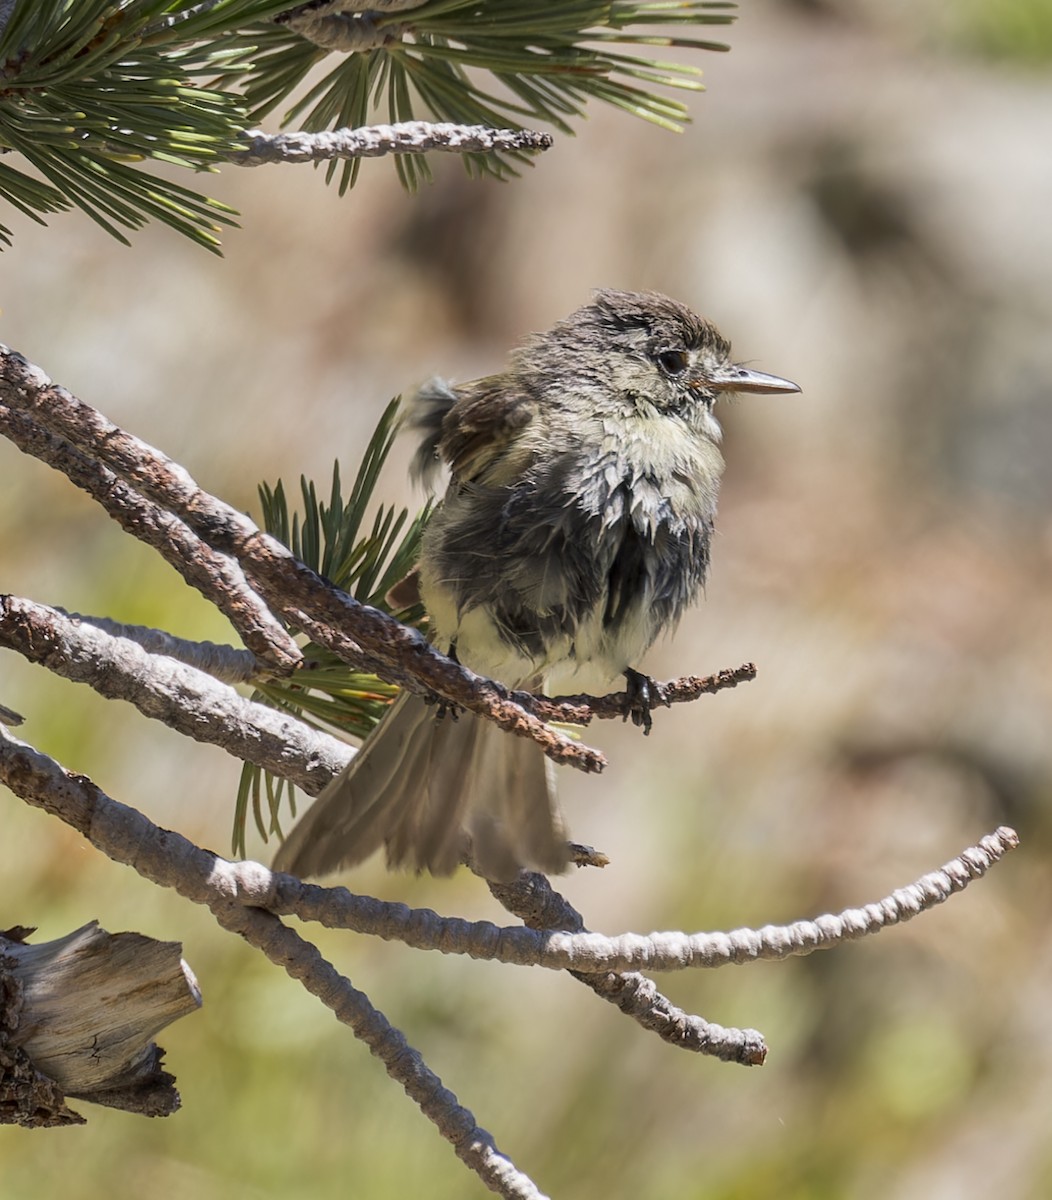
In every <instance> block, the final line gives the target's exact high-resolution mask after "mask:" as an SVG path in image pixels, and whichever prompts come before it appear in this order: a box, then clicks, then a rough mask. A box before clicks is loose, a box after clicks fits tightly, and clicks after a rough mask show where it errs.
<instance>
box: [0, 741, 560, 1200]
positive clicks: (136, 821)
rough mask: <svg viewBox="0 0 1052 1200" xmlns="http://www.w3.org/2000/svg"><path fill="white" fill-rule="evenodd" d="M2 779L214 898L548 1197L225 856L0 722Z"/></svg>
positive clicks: (489, 1181) (412, 1086) (504, 1173)
mask: <svg viewBox="0 0 1052 1200" xmlns="http://www.w3.org/2000/svg"><path fill="white" fill-rule="evenodd" d="M0 779H2V780H3V782H4V783H6V784H7V786H8V787H9V788H10V789H11V790H12V791H13V792H15V794H16V795H19V796H21V797H22V798H23V799H25V800H26V801H28V802H29V803H30V804H32V805H34V806H36V807H38V808H43V809H45V810H46V811H48V812H50V813H52V814H54V815H55V816H57V817H59V818H60V819H61V820H63V821H65V822H66V823H67V824H69V825H71V826H72V827H73V828H74V829H77V830H78V831H79V832H80V833H81V834H83V836H84V837H86V838H87V839H88V841H90V842H91V844H92V845H93V846H95V847H97V848H98V849H99V850H101V851H102V852H103V853H104V854H106V855H107V856H108V857H110V858H112V859H113V860H114V861H115V862H121V863H125V864H127V865H128V866H131V867H133V868H134V869H135V870H136V871H137V872H138V873H139V874H140V875H142V876H143V877H144V878H146V879H149V880H151V881H152V882H154V883H158V884H161V885H162V886H164V887H170V888H174V889H175V890H176V891H177V892H178V893H179V894H180V895H182V896H185V897H186V898H187V899H189V900H193V901H194V902H195V903H197V904H203V905H205V906H207V907H208V908H209V909H210V910H211V912H212V914H213V915H214V916H215V918H216V920H217V921H218V922H219V923H220V925H222V926H223V928H224V929H228V930H230V931H231V932H233V933H237V934H239V935H240V936H241V937H242V938H244V939H245V940H246V941H247V942H249V943H250V944H251V945H253V946H255V947H256V948H257V949H259V950H261V951H262V952H263V953H264V954H265V955H266V956H267V957H268V958H269V959H270V960H271V961H272V962H274V963H276V964H277V965H278V966H280V967H282V968H283V969H284V970H285V971H286V972H287V973H288V974H289V975H290V976H291V977H292V978H293V979H296V980H298V981H299V982H300V983H302V984H303V986H304V987H305V988H306V989H307V990H308V991H309V992H311V994H312V995H315V996H317V997H318V998H319V999H320V1000H321V1001H322V1003H323V1004H325V1005H326V1006H327V1007H328V1008H329V1009H331V1011H332V1012H333V1013H334V1014H335V1016H336V1018H337V1019H338V1020H339V1021H341V1022H342V1023H343V1024H345V1025H348V1026H349V1027H350V1028H351V1030H352V1031H353V1033H354V1034H355V1036H356V1037H358V1038H359V1039H360V1040H362V1041H364V1042H365V1044H366V1045H367V1046H368V1047H369V1050H370V1051H371V1052H372V1053H373V1054H374V1055H375V1056H376V1057H377V1058H379V1059H380V1061H381V1062H382V1063H383V1065H384V1067H385V1069H386V1070H387V1073H388V1074H389V1075H390V1076H391V1078H392V1079H394V1080H395V1081H396V1082H397V1083H399V1084H401V1086H402V1087H403V1088H404V1089H405V1091H406V1093H407V1095H408V1096H409V1097H410V1099H412V1100H414V1101H415V1102H416V1104H417V1105H418V1106H419V1107H420V1109H421V1111H422V1112H423V1113H424V1115H425V1116H426V1117H427V1118H428V1119H429V1120H430V1121H431V1122H433V1124H434V1125H435V1126H436V1128H437V1129H438V1131H439V1133H441V1135H442V1136H443V1137H444V1138H446V1140H447V1141H449V1142H450V1143H451V1144H452V1145H453V1148H454V1150H455V1152H456V1154H457V1156H458V1157H459V1158H460V1159H461V1160H462V1161H463V1162H464V1163H465V1164H466V1165H467V1166H468V1167H470V1168H471V1169H472V1170H473V1171H474V1172H475V1173H476V1174H477V1175H478V1176H479V1178H480V1179H481V1180H482V1182H483V1183H484V1184H485V1185H486V1186H487V1187H488V1188H489V1189H490V1190H491V1191H494V1192H496V1193H498V1194H499V1195H501V1196H504V1197H507V1200H543V1197H542V1196H541V1193H540V1192H539V1191H538V1189H537V1188H536V1186H535V1185H534V1184H533V1182H532V1181H531V1180H530V1179H529V1178H528V1177H527V1176H526V1175H524V1174H523V1173H522V1172H521V1171H519V1170H518V1169H517V1168H516V1167H515V1166H514V1165H513V1164H512V1163H511V1161H510V1160H509V1159H508V1158H506V1157H505V1156H504V1155H503V1154H501V1153H500V1151H499V1150H498V1149H497V1147H496V1145H495V1143H494V1141H493V1137H492V1135H491V1134H489V1133H488V1132H487V1131H486V1130H484V1129H481V1128H480V1127H479V1126H478V1124H477V1122H476V1121H475V1118H474V1116H473V1115H472V1114H471V1112H469V1110H468V1109H466V1108H464V1107H463V1106H462V1105H461V1104H460V1103H459V1102H458V1100H457V1098H456V1096H455V1095H454V1094H453V1093H452V1092H451V1091H450V1090H449V1089H448V1088H446V1087H444V1086H443V1084H442V1081H441V1079H439V1077H438V1076H437V1075H436V1074H435V1073H434V1072H433V1071H432V1070H431V1069H430V1068H429V1067H428V1066H427V1065H426V1063H425V1062H424V1061H423V1059H422V1058H421V1057H420V1054H419V1053H418V1052H417V1051H416V1050H414V1049H413V1048H412V1047H411V1046H410V1045H409V1044H408V1043H407V1042H406V1040H405V1037H404V1036H403V1034H402V1033H401V1032H400V1031H399V1030H397V1029H395V1028H394V1027H393V1026H392V1025H391V1024H390V1022H389V1021H388V1020H387V1018H386V1017H385V1016H384V1015H383V1013H381V1012H380V1011H379V1010H378V1009H377V1008H375V1007H374V1006H373V1005H372V1003H371V1002H370V1000H369V998H368V997H367V996H366V995H365V994H364V992H361V991H359V990H358V989H357V988H355V987H354V986H353V985H352V983H351V981H350V980H349V979H347V978H346V977H345V976H342V975H340V974H339V972H338V971H337V970H336V968H335V967H333V966H332V964H331V963H329V962H328V961H327V960H326V959H324V958H323V957H322V955H321V953H320V952H319V950H318V949H317V947H316V946H314V945H312V944H311V943H310V942H308V941H306V940H305V939H303V938H301V937H300V936H299V935H298V934H296V933H294V932H293V931H292V930H291V929H289V928H288V927H287V926H285V925H284V924H283V923H282V922H281V921H280V920H278V918H277V917H276V916H275V915H274V914H273V913H269V912H262V911H260V910H259V909H258V908H256V907H253V906H246V905H244V904H243V903H241V898H240V896H239V895H237V894H236V892H233V891H231V890H230V883H231V875H230V873H229V871H224V870H219V871H217V870H216V867H217V866H218V865H220V864H221V863H222V860H221V859H218V858H217V857H216V856H215V855H213V854H210V853H208V852H207V851H205V850H202V849H200V848H199V847H197V846H195V845H194V844H193V843H192V842H190V841H188V840H187V839H186V838H184V837H182V836H181V835H179V834H177V833H172V832H169V831H167V830H162V829H159V828H158V827H157V826H156V825H154V824H153V823H152V822H151V821H149V820H148V819H147V818H146V817H144V816H143V815H142V813H139V812H137V811H136V810H135V809H132V808H128V807H127V806H126V805H123V804H120V803H119V802H118V801H116V800H113V799H111V798H110V797H109V796H107V795H106V794H105V793H104V792H103V791H101V789H99V788H97V787H96V786H95V785H94V784H93V783H91V781H90V780H88V779H86V778H85V777H84V776H82V775H70V774H68V773H67V772H66V771H64V770H63V769H62V768H61V767H60V766H59V764H58V763H56V762H55V761H54V760H53V759H50V758H48V757H47V756H46V755H44V754H41V753H39V752H38V751H36V750H34V749H33V748H32V747H30V746H27V745H26V744H25V743H23V742H19V741H17V740H16V739H14V738H12V737H10V736H9V735H7V734H6V732H5V731H4V730H3V729H2V727H0ZM229 865H230V864H227V866H229ZM245 865H246V866H248V867H249V868H250V873H251V870H254V871H255V872H260V873H262V874H263V875H266V876H269V875H270V872H267V871H265V870H264V869H263V868H262V867H259V866H257V865H255V864H245Z"/></svg>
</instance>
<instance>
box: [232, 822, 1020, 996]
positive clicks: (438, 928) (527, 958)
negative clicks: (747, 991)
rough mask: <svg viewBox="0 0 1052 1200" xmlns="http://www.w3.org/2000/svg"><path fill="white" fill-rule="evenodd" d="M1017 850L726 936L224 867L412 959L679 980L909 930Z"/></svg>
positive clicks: (256, 888) (1007, 846) (235, 877)
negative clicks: (576, 928) (473, 910)
mask: <svg viewBox="0 0 1052 1200" xmlns="http://www.w3.org/2000/svg"><path fill="white" fill-rule="evenodd" d="M1017 845H1018V837H1017V836H1016V834H1015V832H1014V831H1013V830H1011V829H1008V828H1007V827H1005V826H1002V827H1001V828H999V829H998V830H996V831H995V832H994V833H992V834H988V835H987V836H986V837H984V838H983V839H982V840H981V841H980V843H979V845H978V846H973V847H970V848H969V849H967V850H965V851H964V852H963V853H962V854H960V855H959V856H958V857H957V858H955V859H952V860H951V861H950V862H948V863H947V864H946V865H945V866H943V867H941V868H940V869H939V870H938V871H933V872H931V873H930V874H928V875H925V876H923V877H922V878H921V879H919V880H917V882H916V883H912V884H910V885H908V886H907V887H904V888H900V889H898V890H897V891H894V892H892V893H891V894H890V895H889V896H886V897H885V898H884V899H882V900H879V901H877V902H876V903H874V904H867V905H865V906H863V907H862V908H849V909H846V910H845V911H844V912H842V913H839V914H830V915H826V916H821V917H817V918H816V919H815V920H813V921H796V922H794V923H793V924H791V925H765V926H764V927H763V928H762V929H736V930H733V931H732V932H730V933H692V934H689V933H680V932H668V933H651V934H648V935H642V934H637V933H626V934H621V935H619V936H617V937H606V936H604V935H603V934H598V933H565V932H550V931H549V932H543V931H540V930H533V929H521V928H517V927H512V928H501V927H499V926H497V925H492V924H490V923H489V922H488V921H476V922H468V921H462V920H459V919H457V918H451V917H440V916H438V915H437V914H436V913H434V912H431V911H430V910H429V909H423V910H421V909H411V908H408V907H406V906H405V905H403V904H393V905H392V904H384V903H382V902H381V901H379V900H373V899H371V898H369V897H364V896H355V895H353V894H352V893H351V892H348V891H347V890H346V889H345V888H338V887H337V888H323V887H317V886H315V885H312V884H305V883H302V882H301V881H299V880H297V879H295V877H294V876H291V875H279V874H272V873H266V874H262V873H261V872H264V871H265V868H262V867H258V866H254V867H253V868H252V873H251V875H248V876H246V875H244V874H243V873H242V871H241V869H240V868H237V867H233V868H232V874H231V876H230V881H231V882H230V886H231V888H233V889H235V890H237V891H238V892H239V894H241V893H242V889H247V890H244V891H243V895H242V903H245V904H256V905H258V906H259V907H261V908H267V909H270V911H272V912H275V913H279V914H294V915H296V916H298V917H300V918H301V919H302V920H309V921H317V922H319V924H322V925H325V926H328V927H329V928H337V929H354V930H356V931H358V932H360V933H369V934H372V935H374V936H377V937H381V938H384V939H387V940H397V941H400V942H403V943H404V944H405V945H407V946H413V947H415V948H417V949H421V950H440V951H441V952H442V953H444V954H466V955H468V956H469V957H471V958H479V959H487V960H495V961H497V962H507V963H516V964H518V965H520V966H538V967H547V968H548V969H550V970H577V971H584V972H588V973H593V972H603V971H631V970H650V971H680V970H685V969H697V968H712V967H723V966H727V965H729V964H731V963H737V964H743V963H749V962H756V961H759V960H772V959H782V958H788V957H790V956H791V955H805V954H813V953H814V952H815V951H816V950H828V949H830V948H831V947H833V946H835V945H838V944H839V943H840V942H845V941H852V940H855V939H857V938H861V937H866V936H868V935H869V934H874V933H879V932H880V931H881V930H882V929H885V928H887V927H888V926H889V925H896V924H899V923H901V922H904V921H909V920H912V918H913V917H916V916H919V915H920V914H921V913H922V912H925V911H927V910H928V909H929V908H934V907H935V905H937V904H941V903H942V902H943V901H944V900H947V899H949V897H950V896H951V895H953V894H954V893H955V892H959V891H963V890H964V888H966V887H967V886H968V884H970V883H971V882H972V881H973V880H976V879H979V878H981V877H982V876H983V875H985V874H986V872H987V871H988V870H989V869H990V867H992V866H993V865H994V863H996V862H997V861H998V860H999V859H1001V858H1002V857H1003V856H1004V855H1005V854H1006V853H1007V852H1008V851H1009V850H1012V849H1014V848H1015V846H1017ZM217 869H219V868H218V866H217ZM555 911H556V912H558V911H559V910H558V908H557V909H556V910H555Z"/></svg>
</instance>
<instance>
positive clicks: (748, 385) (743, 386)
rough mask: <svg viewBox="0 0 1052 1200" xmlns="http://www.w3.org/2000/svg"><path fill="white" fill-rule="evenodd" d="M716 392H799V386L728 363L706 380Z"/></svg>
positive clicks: (774, 376) (775, 376) (761, 372)
mask: <svg viewBox="0 0 1052 1200" xmlns="http://www.w3.org/2000/svg"><path fill="white" fill-rule="evenodd" d="M705 382H706V384H707V385H708V386H709V387H710V388H711V389H712V390H713V391H714V392H761V393H762V392H798V391H799V390H800V388H799V386H798V385H797V384H795V383H793V382H792V381H791V380H789V379H782V378H781V377H780V376H778V375H767V374H766V373H765V372H763V371H752V370H750V369H749V368H748V367H740V366H738V365H737V363H728V364H727V366H725V367H720V368H719V369H718V370H716V371H713V372H712V374H711V375H709V376H708V378H707V379H706V380H705Z"/></svg>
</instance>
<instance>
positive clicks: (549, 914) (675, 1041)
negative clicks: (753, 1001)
mask: <svg viewBox="0 0 1052 1200" xmlns="http://www.w3.org/2000/svg"><path fill="white" fill-rule="evenodd" d="M486 882H487V883H488V885H489V890H490V891H491V892H492V894H493V896H494V897H495V899H496V900H498V901H499V902H500V903H501V904H502V905H503V906H504V907H505V908H506V909H507V910H508V912H510V913H513V914H514V915H515V916H517V917H518V918H519V919H520V920H521V921H522V922H523V923H524V924H525V925H526V926H527V927H528V928H530V929H540V930H544V929H564V930H568V931H570V932H571V933H586V932H587V930H586V928H585V924H584V918H583V917H582V916H581V914H580V913H579V912H578V911H577V909H575V908H574V907H573V905H572V904H571V903H570V902H569V901H568V900H567V899H566V898H565V897H564V896H562V895H560V894H559V892H557V891H556V890H555V888H553V887H552V885H551V883H549V881H548V880H547V879H546V878H545V877H544V876H543V875H538V874H537V873H536V872H526V871H524V872H523V873H522V874H521V875H520V876H519V878H518V879H517V880H516V881H515V882H514V883H511V884H504V883H494V882H492V881H490V880H487V881H486ZM569 974H571V975H572V976H573V977H574V979H576V980H578V981H579V982H580V983H583V984H584V985H585V986H586V987H589V988H591V989H592V991H593V992H595V994H596V995H597V996H601V997H602V998H603V999H604V1000H607V1001H609V1002H610V1003H611V1004H613V1005H614V1006H615V1007H617V1008H619V1009H620V1010H621V1011H622V1012H623V1013H625V1014H626V1016H630V1017H632V1018H633V1019H634V1020H635V1021H637V1022H638V1023H639V1024H640V1025H641V1026H642V1027H643V1028H644V1029H647V1030H649V1031H650V1032H652V1033H656V1034H657V1035H658V1037H660V1038H661V1039H662V1041H665V1042H668V1043H669V1044H670V1045H672V1046H679V1047H680V1048H681V1049H683V1050H693V1051H695V1052H696V1053H698V1054H706V1055H709V1056H711V1057H713V1058H718V1059H720V1060H722V1061H723V1062H736V1063H740V1064H741V1065H742V1066H747V1067H755V1066H762V1065H763V1062H764V1060H765V1059H766V1057H767V1046H766V1044H765V1043H764V1039H763V1034H762V1033H759V1032H758V1031H757V1030H755V1029H727V1028H725V1027H724V1026H722V1025H714V1024H711V1023H710V1022H708V1021H706V1020H705V1019H704V1018H703V1017H698V1016H693V1015H692V1014H690V1013H686V1012H684V1011H683V1009H681V1008H677V1007H676V1005H674V1004H673V1003H672V1001H671V1000H669V999H667V998H666V997H665V996H663V995H662V994H661V993H660V992H659V991H658V989H657V984H656V983H654V981H653V980H652V979H648V978H647V977H646V976H645V975H641V974H639V972H637V971H625V972H614V971H610V972H607V973H598V974H596V973H593V974H587V975H586V974H585V973H584V972H582V971H570V972H569Z"/></svg>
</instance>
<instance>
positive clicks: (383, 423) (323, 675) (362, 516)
mask: <svg viewBox="0 0 1052 1200" xmlns="http://www.w3.org/2000/svg"><path fill="white" fill-rule="evenodd" d="M398 408H399V401H398V399H395V400H392V401H391V403H390V404H389V405H388V406H387V408H386V409H385V411H384V414H383V416H382V417H381V418H380V421H379V423H378V425H377V427H376V429H375V431H374V432H373V435H372V437H371V438H370V439H369V444H368V445H367V446H366V448H365V453H364V454H363V455H362V461H361V464H360V466H359V467H358V472H357V474H356V476H355V480H354V484H353V486H352V488H351V491H350V495H348V496H347V497H346V498H345V497H344V494H343V485H342V482H341V478H340V467H339V463H335V464H334V465H333V473H332V482H331V484H330V485H329V488H328V499H327V500H325V501H323V500H321V499H320V498H319V494H318V489H317V487H316V486H315V484H314V483H313V482H311V481H309V480H307V479H305V478H301V479H300V501H301V504H302V508H301V509H300V510H298V511H297V510H293V509H291V508H290V505H289V500H288V496H287V494H286V491H285V486H284V484H283V483H282V482H281V480H278V482H277V483H275V484H273V485H271V484H268V483H262V484H260V486H259V498H260V506H261V510H262V519H263V526H264V528H265V529H266V531H267V532H268V533H269V534H272V535H273V536H274V537H276V538H277V539H278V540H279V541H281V542H282V543H283V544H284V545H286V546H288V548H289V549H290V550H291V551H292V553H293V554H295V555H296V557H297V558H299V559H300V560H301V561H302V562H304V563H305V564H306V565H307V566H308V567H310V568H312V570H315V571H317V572H318V573H319V574H321V575H324V576H325V577H326V578H327V579H330V580H331V581H332V582H333V583H335V584H336V586H337V587H340V588H342V589H343V590H344V591H346V592H349V593H350V594H351V595H352V596H354V598H355V599H356V600H359V601H360V602H361V603H362V604H369V605H372V606H373V607H374V608H379V609H382V610H383V611H384V612H390V613H392V615H393V616H395V617H397V618H398V619H399V620H400V621H402V622H403V623H405V624H407V625H413V626H416V627H420V626H421V625H422V624H423V623H424V620H425V614H424V610H423V607H422V606H421V605H419V604H414V605H413V606H412V607H410V608H408V609H402V610H399V611H393V610H392V609H391V606H390V604H389V603H388V600H387V594H388V592H390V590H391V588H393V587H394V585H395V584H396V583H399V582H400V581H401V580H402V579H404V578H405V577H406V575H408V574H409V572H410V571H411V570H412V569H413V567H414V566H415V564H416V561H417V558H418V555H419V551H420V539H421V537H422V535H423V532H424V527H425V526H426V524H427V521H428V518H429V517H430V515H431V506H430V504H429V505H427V506H426V507H425V508H424V510H423V511H422V512H421V513H419V514H418V515H417V516H416V517H415V518H412V519H411V518H410V515H409V511H408V509H402V510H400V511H398V510H396V509H394V508H392V507H386V506H383V505H381V506H379V507H378V508H376V509H375V511H373V510H374V506H373V495H374V492H375V490H376V484H377V480H378V479H379V476H380V471H381V469H382V468H383V465H384V463H385V462H386V460H387V456H388V454H389V453H390V450H391V445H392V443H393V441H394V438H395V435H396V433H397V429H398ZM371 512H372V514H373V515H372V517H371V519H370V513H371ZM303 654H304V660H305V663H306V665H305V666H304V667H303V668H302V669H301V670H299V671H297V672H296V673H295V675H294V676H293V677H292V678H291V679H274V680H268V681H265V682H262V683H259V684H257V686H256V690H255V692H254V694H253V697H252V698H253V699H254V700H256V701H258V702H259V703H261V704H268V705H270V706H271V707H272V708H277V709H280V710H281V711H282V712H287V713H289V714H291V715H293V716H295V717H297V718H299V719H300V720H302V721H305V722H306V723H307V724H308V725H312V726H314V727H315V728H317V729H328V730H336V731H338V732H340V733H342V734H348V735H350V736H353V737H358V738H364V737H365V736H366V735H367V734H368V733H369V731H370V730H371V729H372V728H373V727H374V726H375V725H376V723H377V721H379V719H380V718H381V717H382V716H383V714H384V712H385V711H386V709H387V706H388V705H389V704H390V702H391V700H392V699H394V697H395V696H396V695H397V693H398V688H397V687H396V686H395V685H393V684H390V683H385V682H384V681H383V680H381V679H378V678H377V677H376V676H375V675H369V674H366V673H363V672H360V671H354V670H352V668H350V667H349V666H348V665H347V664H346V663H344V662H342V661H341V660H340V659H338V658H337V657H336V656H335V655H334V654H333V653H332V652H331V651H330V650H327V649H325V648H324V647H322V646H318V645H315V644H314V643H313V642H308V643H307V644H306V645H304V647H303ZM285 797H287V798H288V807H289V809H290V811H291V812H292V813H293V815H294V814H295V789H294V788H293V787H292V785H291V784H289V783H288V781H287V780H282V779H280V778H278V777H276V776H272V775H271V774H270V772H268V771H264V770H263V769H262V768H260V767H257V766H254V765H253V764H251V763H246V764H245V766H244V768H243V769H242V772H241V783H240V786H239V788H238V796H237V804H236V808H235V813H234V828H233V847H234V853H235V854H240V855H242V856H243V855H244V854H245V838H246V827H247V824H248V812H249V807H250V806H251V809H252V813H253V819H254V821H255V824H256V827H257V829H258V830H259V832H260V835H261V836H262V837H263V839H264V840H266V838H267V837H268V836H269V835H270V834H272V833H280V829H281V826H280V823H279V817H280V812H281V808H282V806H283V800H284V798H285ZM264 808H265V809H266V811H265V812H264Z"/></svg>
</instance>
